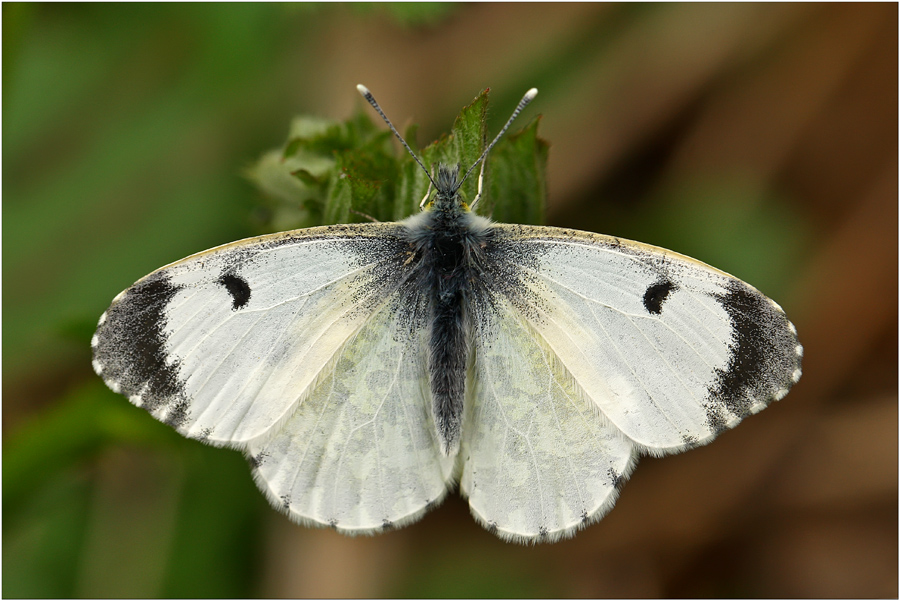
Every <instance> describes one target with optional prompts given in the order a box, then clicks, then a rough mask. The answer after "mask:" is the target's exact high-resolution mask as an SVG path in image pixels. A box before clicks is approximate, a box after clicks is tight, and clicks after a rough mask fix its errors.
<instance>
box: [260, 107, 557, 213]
mask: <svg viewBox="0 0 900 601" xmlns="http://www.w3.org/2000/svg"><path fill="white" fill-rule="evenodd" d="M487 108H488V92H487V91H486V90H485V91H484V92H482V93H481V94H479V95H478V96H477V97H476V98H475V99H474V100H473V101H472V103H471V104H469V105H468V106H466V107H464V108H463V109H462V111H460V114H459V116H457V118H456V120H455V121H454V123H453V127H452V128H451V130H450V133H449V134H447V135H444V136H442V137H441V138H440V139H439V140H437V141H435V142H433V143H432V144H430V145H428V146H427V147H425V148H424V149H423V150H421V151H418V150H417V148H416V145H415V139H416V133H417V126H415V125H411V126H409V127H407V128H406V139H407V141H408V143H409V144H410V147H411V148H413V150H414V151H415V152H417V153H418V154H419V156H420V158H421V159H422V162H423V164H424V165H425V166H426V167H428V168H429V169H430V170H431V172H432V173H434V170H435V169H436V167H437V165H438V164H445V165H449V166H451V167H455V166H456V165H459V166H460V175H463V174H465V173H466V171H467V170H468V169H469V167H471V166H472V165H473V164H475V161H477V160H478V158H479V157H480V156H481V153H482V152H483V150H484V147H485V143H486V141H487V140H488V137H489V136H488V132H487V130H486V119H485V117H486V115H487ZM537 126H538V120H534V121H533V122H532V123H531V124H530V125H528V126H527V127H526V128H525V129H524V130H522V132H521V133H518V134H510V135H507V136H506V137H505V138H504V139H502V140H501V141H500V142H499V143H498V144H497V146H495V147H494V150H493V151H492V153H491V155H490V156H489V157H488V159H487V160H488V165H487V167H486V168H485V184H484V190H483V191H482V198H481V200H480V201H479V204H478V206H477V211H478V212H479V213H480V214H482V215H491V214H493V216H494V218H495V219H498V220H501V221H508V222H513V223H541V222H542V221H543V214H544V206H545V203H546V168H547V153H548V146H547V143H546V142H544V141H543V140H541V139H540V138H538V136H537ZM479 171H480V167H476V168H475V169H474V170H473V171H472V173H471V174H470V175H469V177H468V179H467V180H466V181H465V183H464V184H463V188H462V190H461V194H462V196H463V198H464V199H465V200H467V201H471V200H473V199H474V198H475V195H476V194H477V189H478V174H479ZM247 174H248V177H249V178H250V179H251V180H252V181H253V182H254V183H255V184H256V185H257V187H258V188H259V189H260V191H262V192H263V194H264V196H265V197H266V199H267V200H266V201H265V202H266V204H267V206H266V208H267V210H268V217H267V220H266V223H265V227H266V229H268V230H270V231H275V230H278V229H292V228H296V227H308V226H312V225H324V224H334V223H348V222H359V221H365V220H366V219H367V216H370V217H372V218H374V219H377V220H379V221H399V220H402V219H404V218H406V217H408V216H410V215H412V214H414V213H416V212H418V211H419V210H420V209H419V205H420V203H421V201H422V198H423V197H424V196H425V193H426V191H427V190H428V188H429V183H430V182H429V179H428V175H427V174H426V173H425V172H424V171H423V170H422V169H421V168H420V167H419V165H418V163H416V162H415V160H414V159H413V158H412V157H411V156H409V154H408V153H406V152H401V153H399V154H398V153H397V152H395V148H394V144H393V141H392V136H391V133H390V132H389V131H386V130H384V129H380V128H377V127H376V126H375V125H374V124H373V123H372V120H371V118H370V117H369V116H368V115H366V114H365V113H362V112H360V113H357V114H355V115H354V116H353V117H351V118H350V119H348V120H347V121H344V122H337V121H330V120H325V119H319V118H316V117H308V116H303V117H297V118H296V119H294V121H293V122H292V124H291V128H290V132H289V134H288V139H287V142H286V143H285V145H284V147H283V149H282V150H273V151H270V152H268V153H266V154H264V155H263V156H262V157H261V158H260V159H259V161H257V163H256V164H255V165H253V166H252V167H251V168H250V169H249V170H248V172H247Z"/></svg>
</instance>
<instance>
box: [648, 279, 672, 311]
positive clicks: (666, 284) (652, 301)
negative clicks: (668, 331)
mask: <svg viewBox="0 0 900 601" xmlns="http://www.w3.org/2000/svg"><path fill="white" fill-rule="evenodd" d="M675 289H676V286H675V284H674V283H673V282H670V281H669V280H663V281H661V282H657V283H656V284H653V285H652V286H650V287H649V288H647V291H646V292H644V308H645V309H647V312H648V313H652V314H653V315H659V314H660V313H662V306H663V303H664V302H665V301H666V298H668V296H669V293H670V292H672V291H673V290H675Z"/></svg>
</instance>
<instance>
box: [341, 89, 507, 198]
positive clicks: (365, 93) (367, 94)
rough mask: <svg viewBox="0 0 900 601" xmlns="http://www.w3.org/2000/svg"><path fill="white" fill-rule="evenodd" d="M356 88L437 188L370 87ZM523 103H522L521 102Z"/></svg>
mask: <svg viewBox="0 0 900 601" xmlns="http://www.w3.org/2000/svg"><path fill="white" fill-rule="evenodd" d="M356 89H357V90H359V93H360V94H362V97H363V98H365V99H366V102H368V103H369V104H371V105H372V108H373V109H375V110H376V111H378V114H379V115H381V118H382V119H384V122H385V123H387V124H388V127H390V128H391V131H392V132H394V135H395V136H397V139H398V140H400V143H401V144H403V147H404V148H406V150H407V152H409V154H410V155H412V158H414V159H416V162H417V163H418V164H419V167H421V168H422V171H424V172H425V175H427V176H428V179H429V180H431V184H432V185H433V186H434V187H435V188H437V187H438V185H437V183H435V181H434V180H433V179H432V178H431V174H430V173H428V169H426V168H425V165H423V164H422V161H421V160H419V157H417V156H416V153H414V152H413V151H412V148H410V147H409V144H407V143H406V140H404V139H403V136H401V135H400V132H398V131H397V128H396V127H394V124H393V123H391V120H390V119H388V118H387V115H385V114H384V111H383V110H381V107H380V106H378V103H377V102H375V97H374V96H372V92H370V91H369V88H367V87H366V86H364V85H362V84H359V85H357V86H356ZM520 104H521V103H520Z"/></svg>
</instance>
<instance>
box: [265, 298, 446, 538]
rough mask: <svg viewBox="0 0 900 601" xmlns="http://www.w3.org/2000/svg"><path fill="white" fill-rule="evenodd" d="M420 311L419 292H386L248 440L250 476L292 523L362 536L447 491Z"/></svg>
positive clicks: (406, 517) (407, 518) (408, 517)
mask: <svg viewBox="0 0 900 601" xmlns="http://www.w3.org/2000/svg"><path fill="white" fill-rule="evenodd" d="M427 311H428V308H427V306H426V305H425V303H424V298H423V297H422V296H421V295H418V294H416V293H414V292H411V293H402V292H398V293H395V295H394V296H393V297H392V298H391V299H389V301H388V302H387V303H385V304H384V306H383V307H382V308H381V309H380V310H379V311H378V312H377V313H376V314H375V315H373V316H372V317H371V318H369V319H368V320H367V322H366V324H365V325H364V326H363V327H362V329H361V330H360V331H359V332H358V333H357V334H356V335H354V337H353V339H352V340H351V341H350V342H349V343H348V344H347V345H346V346H345V347H344V348H342V349H341V351H340V353H339V355H338V357H337V360H336V363H335V366H334V369H333V370H332V371H331V372H330V373H328V374H327V375H326V376H325V377H324V378H322V379H320V380H319V381H318V382H317V384H316V387H315V389H314V390H313V391H312V393H311V394H310V395H309V397H308V398H306V399H305V400H304V402H303V404H302V405H301V406H300V407H299V408H298V410H297V411H296V412H295V413H294V414H293V415H292V416H291V417H290V419H289V420H288V421H286V422H285V423H284V425H283V426H282V427H281V428H280V429H279V430H278V432H277V433H276V434H275V435H274V437H272V438H271V440H269V441H267V442H266V443H265V444H262V445H255V444H254V445H251V447H250V449H249V452H250V454H251V463H252V464H253V465H254V468H255V469H254V476H255V478H256V480H257V482H258V483H259V485H260V487H261V488H262V489H263V490H264V491H265V492H266V493H267V495H268V496H269V498H270V500H272V502H273V504H275V505H276V506H282V507H283V508H284V509H285V510H286V511H287V513H288V515H290V516H291V517H292V518H293V519H295V520H296V521H301V522H312V523H315V524H318V525H320V526H321V525H325V526H331V527H333V528H336V529H338V530H340V531H342V532H346V533H351V534H356V533H371V532H375V531H378V530H383V529H389V528H392V527H396V526H400V525H403V524H405V523H408V522H411V521H414V520H415V519H417V518H418V517H419V516H420V515H421V514H422V513H424V512H425V510H426V509H427V508H429V507H430V506H432V505H434V504H436V503H437V502H439V501H440V500H441V499H442V498H443V497H444V495H445V494H446V492H447V481H448V480H449V478H450V472H451V470H452V468H453V462H454V458H453V457H445V456H444V455H443V454H442V453H441V452H440V449H439V445H438V442H437V435H436V430H435V427H434V422H433V418H432V413H431V395H430V391H429V389H428V381H427V378H426V377H425V374H426V373H427V372H426V354H427V344H426V342H427V337H426V335H427V328H426V326H427Z"/></svg>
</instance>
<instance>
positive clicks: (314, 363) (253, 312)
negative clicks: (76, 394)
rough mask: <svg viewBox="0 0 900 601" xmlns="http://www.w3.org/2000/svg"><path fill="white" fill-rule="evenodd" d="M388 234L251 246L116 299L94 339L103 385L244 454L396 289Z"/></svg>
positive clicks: (310, 234)
mask: <svg viewBox="0 0 900 601" xmlns="http://www.w3.org/2000/svg"><path fill="white" fill-rule="evenodd" d="M397 234H398V230H397V227H396V226H391V225H389V224H365V225H356V226H333V227H324V228H312V229H308V230H298V231H295V232H285V233H281V234H274V235H270V236H261V237H259V238H251V239H248V240H243V241H240V242H235V243H232V244H228V245H225V246H222V247H218V248H215V249H212V250H209V251H205V252H202V253H198V254H196V255H193V256H191V257H188V258H186V259H183V260H181V261H178V262H176V263H173V264H171V265H168V266H166V267H163V268H162V269H159V270H157V271H155V272H153V273H152V274H150V275H149V276H147V277H145V278H143V279H141V280H140V281H138V282H137V283H136V284H135V285H134V286H132V287H131V288H129V289H128V290H126V291H125V292H123V293H122V294H120V295H119V296H118V297H116V299H115V300H114V301H113V303H112V305H111V306H110V308H109V309H108V310H107V311H106V312H105V313H104V314H103V316H102V317H101V319H100V324H99V326H98V328H97V332H96V334H95V335H94V338H93V340H92V346H93V350H94V368H95V370H96V371H97V372H98V373H99V374H100V375H101V376H102V377H103V379H104V380H105V381H106V383H107V384H108V385H109V386H110V388H112V389H113V390H115V391H116V392H121V393H122V394H125V395H126V396H128V397H129V399H130V400H131V401H132V402H133V403H134V404H136V405H138V406H140V407H143V408H145V409H147V410H148V411H149V412H150V413H151V414H152V415H154V417H156V418H157V419H160V420H162V421H165V422H167V423H169V424H171V425H172V426H173V427H175V428H176V429H178V431H179V432H181V433H182V434H184V435H186V436H189V437H192V438H201V439H204V440H207V441H208V442H212V443H215V444H227V445H230V446H234V447H238V448H244V447H245V446H246V445H247V444H248V443H249V442H251V441H253V440H256V439H260V438H264V437H265V436H266V435H267V433H268V432H269V431H270V430H271V429H272V428H273V426H275V425H277V424H278V423H280V422H281V421H283V420H285V419H287V418H288V417H289V416H290V414H291V413H292V412H293V411H294V410H295V409H296V407H297V406H298V405H299V404H300V402H301V401H302V400H303V399H304V398H305V397H306V396H307V395H308V394H309V392H310V390H311V389H312V387H313V386H314V385H315V382H316V381H317V380H318V379H319V378H321V377H323V376H324V375H325V374H327V373H328V371H329V370H330V369H331V368H332V367H333V364H334V361H335V357H336V355H337V353H338V351H339V350H340V349H341V348H342V347H343V346H344V344H346V342H347V341H348V340H349V339H350V338H351V337H352V336H353V335H354V333H355V332H356V331H358V330H359V329H360V328H361V327H362V326H363V324H365V322H366V320H367V319H368V318H369V317H370V316H371V315H372V314H373V313H374V312H375V311H376V309H378V308H379V307H380V306H381V305H382V304H383V302H384V299H385V298H386V297H387V296H389V295H390V294H391V293H393V291H395V290H396V289H397V288H398V287H400V286H402V285H403V283H404V276H405V275H408V269H404V261H405V260H406V255H405V253H406V248H407V247H406V245H405V243H403V242H402V241H400V240H399V239H398V238H397Z"/></svg>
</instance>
